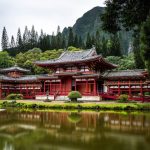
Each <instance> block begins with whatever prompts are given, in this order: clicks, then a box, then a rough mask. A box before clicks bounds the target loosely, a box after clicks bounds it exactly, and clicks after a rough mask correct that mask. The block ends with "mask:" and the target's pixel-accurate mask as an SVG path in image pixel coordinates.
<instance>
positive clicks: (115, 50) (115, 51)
mask: <svg viewBox="0 0 150 150" xmlns="http://www.w3.org/2000/svg"><path fill="white" fill-rule="evenodd" d="M109 55H111V56H121V48H120V41H119V38H118V35H117V34H114V35H112V36H111V47H110V54H109Z"/></svg>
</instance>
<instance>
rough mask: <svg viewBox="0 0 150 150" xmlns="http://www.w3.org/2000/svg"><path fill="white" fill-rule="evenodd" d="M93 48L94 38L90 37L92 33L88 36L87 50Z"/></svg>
mask: <svg viewBox="0 0 150 150" xmlns="http://www.w3.org/2000/svg"><path fill="white" fill-rule="evenodd" d="M92 46H93V44H92V38H91V36H90V33H88V34H87V38H86V48H91V47H92Z"/></svg>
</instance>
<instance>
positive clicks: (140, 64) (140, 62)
mask: <svg viewBox="0 0 150 150" xmlns="http://www.w3.org/2000/svg"><path fill="white" fill-rule="evenodd" d="M139 43H140V35H139V32H137V33H136V34H134V40H133V52H134V60H135V65H136V68H138V69H142V68H145V65H144V61H143V59H142V56H141V52H140V44H139Z"/></svg>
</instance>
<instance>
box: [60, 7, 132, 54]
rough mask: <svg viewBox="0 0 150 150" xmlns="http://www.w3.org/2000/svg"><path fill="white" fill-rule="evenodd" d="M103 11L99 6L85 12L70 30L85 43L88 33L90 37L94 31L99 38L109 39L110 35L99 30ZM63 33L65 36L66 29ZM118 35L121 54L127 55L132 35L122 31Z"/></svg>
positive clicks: (103, 8)
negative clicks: (98, 33) (97, 32)
mask: <svg viewBox="0 0 150 150" xmlns="http://www.w3.org/2000/svg"><path fill="white" fill-rule="evenodd" d="M104 11H105V7H99V6H97V7H94V8H93V9H91V10H89V11H87V12H86V13H85V14H83V16H82V17H81V18H79V19H77V21H76V23H75V24H74V25H73V27H72V28H73V31H74V33H75V34H77V35H78V36H81V37H82V39H83V40H84V41H86V38H87V34H88V33H90V35H95V34H96V31H99V32H100V36H101V38H102V37H105V38H109V36H110V34H108V33H106V32H104V31H103V30H102V28H101V25H102V21H101V15H102V14H103V12H104ZM63 33H64V34H67V33H68V28H64V30H63ZM118 34H119V38H120V43H121V49H122V53H123V54H127V53H128V48H129V44H130V42H131V40H132V38H131V37H132V33H131V32H127V31H125V30H124V29H122V30H121V31H120V32H119V33H118Z"/></svg>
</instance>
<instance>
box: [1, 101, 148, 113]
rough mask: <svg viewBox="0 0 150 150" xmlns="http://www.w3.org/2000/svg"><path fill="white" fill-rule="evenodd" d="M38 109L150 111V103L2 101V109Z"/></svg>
mask: <svg viewBox="0 0 150 150" xmlns="http://www.w3.org/2000/svg"><path fill="white" fill-rule="evenodd" d="M6 107H15V108H37V109H67V110H72V109H77V110H146V111H150V103H116V102H86V103H71V102H68V103H67V102H62V101H57V102H43V101H35V100H34V101H33V100H32V101H31V100H17V101H15V100H13V101H10V100H9V101H8V100H7V101H6V100H5V101H0V108H6Z"/></svg>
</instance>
